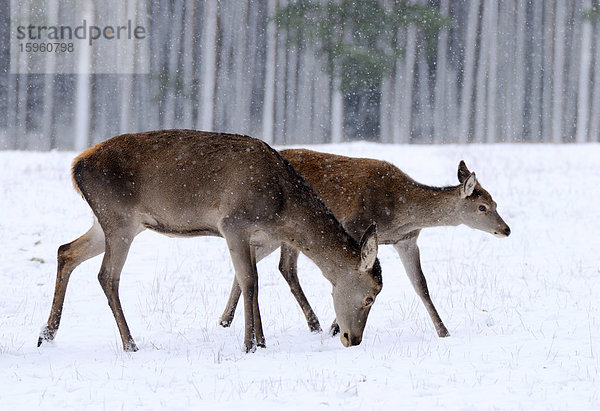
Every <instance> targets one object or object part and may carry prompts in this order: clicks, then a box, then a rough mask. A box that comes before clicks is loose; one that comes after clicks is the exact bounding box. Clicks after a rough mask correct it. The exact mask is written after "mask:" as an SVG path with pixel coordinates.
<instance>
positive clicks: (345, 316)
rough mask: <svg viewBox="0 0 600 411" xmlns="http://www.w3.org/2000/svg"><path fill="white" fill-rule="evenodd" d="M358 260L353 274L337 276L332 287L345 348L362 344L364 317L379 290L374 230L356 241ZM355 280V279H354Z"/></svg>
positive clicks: (365, 320)
mask: <svg viewBox="0 0 600 411" xmlns="http://www.w3.org/2000/svg"><path fill="white" fill-rule="evenodd" d="M360 250H361V256H360V257H361V258H360V264H359V266H358V267H356V269H355V270H356V274H357V275H356V274H353V275H345V276H339V280H338V281H336V282H335V284H334V285H333V293H332V294H333V306H334V309H335V314H336V318H337V322H338V324H339V328H340V340H341V341H342V344H343V345H344V346H345V347H350V346H353V345H358V344H360V342H361V341H362V334H363V331H364V329H365V324H366V322H367V317H368V316H369V311H370V310H371V306H372V305H373V303H374V302H375V297H377V294H379V292H380V291H381V287H382V280H381V266H380V265H379V260H378V259H377V229H376V225H375V224H371V226H370V227H369V228H368V229H367V231H366V232H365V233H364V234H363V236H362V238H361V240H360ZM357 278H358V280H357Z"/></svg>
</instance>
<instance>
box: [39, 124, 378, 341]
mask: <svg viewBox="0 0 600 411" xmlns="http://www.w3.org/2000/svg"><path fill="white" fill-rule="evenodd" d="M72 175H73V180H74V183H75V186H76V188H77V190H78V191H79V192H80V193H81V194H82V196H83V197H84V198H85V200H86V201H87V202H88V204H89V206H90V208H91V209H92V211H93V213H94V215H95V222H94V225H93V226H92V228H91V229H90V230H89V231H88V233H86V234H84V235H83V236H82V237H80V238H79V239H77V240H75V241H73V242H72V243H70V244H68V245H64V246H61V247H60V248H59V253H58V261H59V265H58V273H57V282H56V289H55V294H54V302H53V305H52V310H51V312H50V317H49V320H48V324H47V326H46V328H45V329H44V331H42V335H41V336H40V339H39V341H38V343H39V344H41V343H42V341H44V340H52V339H53V338H54V335H55V333H56V330H57V329H58V326H59V323H60V317H61V312H62V305H63V302H64V296H65V292H66V287H67V283H68V280H69V276H70V274H71V272H72V270H73V269H74V268H75V267H76V266H77V265H78V264H80V263H81V262H82V261H85V260H86V259H88V258H91V257H93V256H94V255H98V254H100V253H102V252H104V253H105V254H104V259H103V262H102V267H101V268H100V273H99V274H98V278H99V281H100V284H101V285H102V288H103V290H104V292H105V294H106V296H107V299H108V302H109V305H110V307H111V309H112V311H113V314H114V316H115V320H116V322H117V325H118V327H119V331H120V333H121V338H122V341H123V348H124V349H125V350H135V349H137V347H136V346H135V343H134V341H133V338H132V337H131V333H130V332H129V328H128V326H127V323H126V321H125V317H124V314H123V310H122V308H121V303H120V300H119V295H118V286H119V279H120V274H121V269H122V267H123V264H124V263H125V259H126V258H127V253H128V250H129V247H130V245H131V242H132V241H133V238H134V237H135V236H136V235H137V234H139V233H140V232H141V231H143V230H144V229H152V230H155V231H158V232H161V233H164V234H167V235H172V236H196V235H214V236H220V237H224V238H225V239H226V241H227V244H228V246H229V249H230V252H231V257H232V260H233V263H234V268H235V270H236V279H237V280H238V282H240V284H241V286H242V291H243V294H244V308H245V315H246V334H245V338H244V343H245V346H246V349H247V350H253V349H254V347H255V346H256V345H259V346H264V344H265V342H264V335H263V332H262V325H261V321H260V312H259V309H258V299H257V293H258V283H257V272H256V260H257V258H258V259H260V256H261V255H263V254H264V253H265V252H267V250H271V251H272V250H273V249H275V248H276V247H277V246H278V245H279V244H280V243H282V242H284V243H287V244H290V245H291V246H292V247H294V248H297V249H299V250H300V251H302V252H304V253H306V254H307V255H308V256H309V257H310V258H312V259H313V260H314V261H315V263H316V264H317V265H318V266H319V267H321V269H322V271H323V274H324V275H325V277H326V278H327V279H329V280H330V281H331V283H332V284H333V289H334V292H333V296H334V306H335V308H336V313H337V315H338V317H340V316H341V317H343V319H342V321H340V323H341V324H340V325H342V328H343V332H344V333H343V335H342V336H341V340H342V342H343V343H344V345H346V346H348V345H355V344H358V343H360V341H361V339H362V331H363V329H364V325H365V322H366V319H367V316H368V313H369V309H370V304H367V305H364V304H363V301H364V299H365V298H367V297H369V298H373V299H374V298H375V296H376V295H377V293H379V291H380V290H381V274H380V268H379V263H378V261H377V259H376V254H377V240H376V234H375V233H374V232H372V231H369V230H366V231H367V232H369V233H370V234H369V235H368V236H366V237H365V238H363V240H362V241H361V243H358V242H357V241H355V240H354V239H353V237H352V236H350V235H349V234H348V233H347V232H346V231H345V230H344V228H343V227H342V225H341V224H340V223H339V222H338V221H337V220H336V219H335V217H334V216H333V214H332V213H331V211H330V210H329V209H328V208H327V207H326V206H325V205H324V203H323V202H322V201H321V199H320V198H319V197H318V196H317V195H316V194H315V192H314V191H313V190H312V189H311V188H310V187H309V186H308V185H307V184H306V183H305V181H304V180H303V179H302V177H300V175H299V174H298V173H297V172H296V171H295V170H294V169H293V168H292V167H291V166H290V165H289V163H288V162H287V160H285V159H284V158H282V157H281V155H279V153H277V152H276V151H275V150H273V149H272V148H271V147H269V146H268V145H267V144H266V143H264V142H262V141H260V140H257V139H254V138H251V137H247V136H239V135H232V134H219V133H207V132H199V131H194V130H161V131H152V132H146V133H138V134H124V135H121V136H117V137H114V138H112V139H110V140H107V141H105V142H103V143H101V144H98V145H96V146H95V147H92V148H91V149H88V150H86V151H84V152H83V153H82V154H81V155H79V156H78V157H77V158H76V159H75V160H74V162H73V169H72ZM269 252H270V251H269ZM257 256H258V257H257ZM342 323H343V324H342Z"/></svg>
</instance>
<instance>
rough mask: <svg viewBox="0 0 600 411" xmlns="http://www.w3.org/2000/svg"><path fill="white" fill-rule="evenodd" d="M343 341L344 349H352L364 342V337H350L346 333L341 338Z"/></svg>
mask: <svg viewBox="0 0 600 411" xmlns="http://www.w3.org/2000/svg"><path fill="white" fill-rule="evenodd" d="M340 339H341V340H342V344H344V347H352V346H353V345H359V344H360V343H361V341H362V337H359V336H352V337H351V336H349V335H348V333H344V334H342V335H341V336H340Z"/></svg>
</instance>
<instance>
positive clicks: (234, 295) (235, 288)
mask: <svg viewBox="0 0 600 411" xmlns="http://www.w3.org/2000/svg"><path fill="white" fill-rule="evenodd" d="M277 247H279V244H278V243H272V244H266V245H265V244H263V245H261V246H254V247H253V249H254V256H255V259H256V262H257V263H258V262H259V261H260V260H262V259H263V258H265V257H266V256H268V255H269V254H271V253H272V252H273V251H274V250H276V249H277ZM241 295H242V289H241V288H240V286H239V284H238V282H237V279H236V278H235V276H234V277H233V284H232V285H231V291H230V292H229V299H228V300H227V305H226V306H225V310H223V314H221V319H220V320H219V324H220V325H221V326H222V327H229V326H230V325H231V323H232V322H233V317H234V316H235V309H236V307H237V304H238V301H239V299H240V296H241Z"/></svg>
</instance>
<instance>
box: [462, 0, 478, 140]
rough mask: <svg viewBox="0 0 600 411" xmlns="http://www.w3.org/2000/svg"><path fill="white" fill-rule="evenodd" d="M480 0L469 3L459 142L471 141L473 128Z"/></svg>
mask: <svg viewBox="0 0 600 411" xmlns="http://www.w3.org/2000/svg"><path fill="white" fill-rule="evenodd" d="M479 8H480V0H474V1H471V2H470V5H469V15H468V18H467V37H466V39H465V61H464V63H463V67H464V68H463V78H462V90H461V98H460V129H459V133H458V138H459V142H461V143H466V142H467V141H469V130H470V128H471V111H472V109H471V101H472V99H473V74H474V73H475V63H476V61H475V48H476V45H477V27H478V25H479V18H478V17H479Z"/></svg>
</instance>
